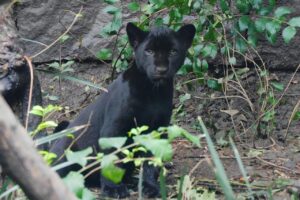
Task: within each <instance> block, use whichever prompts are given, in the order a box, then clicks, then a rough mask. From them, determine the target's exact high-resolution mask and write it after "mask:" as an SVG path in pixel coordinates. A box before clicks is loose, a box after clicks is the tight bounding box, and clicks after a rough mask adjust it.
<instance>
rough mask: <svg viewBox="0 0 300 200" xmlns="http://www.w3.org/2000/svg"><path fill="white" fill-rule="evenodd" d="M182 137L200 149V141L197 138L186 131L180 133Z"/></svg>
mask: <svg viewBox="0 0 300 200" xmlns="http://www.w3.org/2000/svg"><path fill="white" fill-rule="evenodd" d="M182 136H183V137H185V138H186V139H187V140H188V141H190V142H192V143H193V144H195V145H196V146H197V147H201V144H200V139H199V137H198V136H196V135H192V134H190V133H189V132H187V131H183V132H182Z"/></svg>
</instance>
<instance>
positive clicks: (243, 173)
mask: <svg viewBox="0 0 300 200" xmlns="http://www.w3.org/2000/svg"><path fill="white" fill-rule="evenodd" d="M229 142H230V145H231V148H232V150H233V153H234V156H235V158H236V161H237V163H238V166H239V168H240V170H241V173H242V176H243V178H244V180H245V183H246V186H247V189H248V192H249V195H250V197H251V199H254V197H253V191H252V189H251V186H250V183H249V181H248V178H247V172H246V170H245V168H244V165H243V162H242V159H241V157H240V154H239V151H238V149H237V148H236V146H235V144H234V142H233V140H232V138H231V137H230V136H229Z"/></svg>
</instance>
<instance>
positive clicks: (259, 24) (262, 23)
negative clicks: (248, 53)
mask: <svg viewBox="0 0 300 200" xmlns="http://www.w3.org/2000/svg"><path fill="white" fill-rule="evenodd" d="M267 22H268V20H267V19H266V18H259V19H257V20H256V21H255V22H254V25H255V28H256V30H257V31H258V32H264V31H265V29H266V24H267Z"/></svg>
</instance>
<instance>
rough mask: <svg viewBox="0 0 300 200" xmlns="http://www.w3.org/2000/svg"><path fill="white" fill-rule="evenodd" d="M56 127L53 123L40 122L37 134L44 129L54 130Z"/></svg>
mask: <svg viewBox="0 0 300 200" xmlns="http://www.w3.org/2000/svg"><path fill="white" fill-rule="evenodd" d="M56 126H57V123H55V122H54V121H45V122H41V123H40V124H39V125H38V127H37V132H39V131H41V130H44V129H46V128H54V127H56Z"/></svg>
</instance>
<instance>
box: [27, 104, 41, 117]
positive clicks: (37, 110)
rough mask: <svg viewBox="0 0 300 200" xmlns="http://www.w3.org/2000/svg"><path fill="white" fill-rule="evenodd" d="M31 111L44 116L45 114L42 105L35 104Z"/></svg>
mask: <svg viewBox="0 0 300 200" xmlns="http://www.w3.org/2000/svg"><path fill="white" fill-rule="evenodd" d="M29 113H30V114H34V115H37V116H41V117H43V116H44V109H43V107H42V106H33V108H32V110H31V111H30V112H29Z"/></svg>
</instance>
